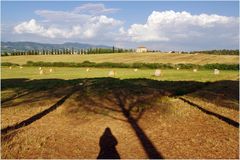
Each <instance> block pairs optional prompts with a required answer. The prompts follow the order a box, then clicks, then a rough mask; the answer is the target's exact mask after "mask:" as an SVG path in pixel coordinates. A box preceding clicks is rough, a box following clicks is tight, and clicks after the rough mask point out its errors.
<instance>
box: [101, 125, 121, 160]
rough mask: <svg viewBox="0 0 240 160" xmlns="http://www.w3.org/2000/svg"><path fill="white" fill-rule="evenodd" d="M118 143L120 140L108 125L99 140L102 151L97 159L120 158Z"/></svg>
mask: <svg viewBox="0 0 240 160" xmlns="http://www.w3.org/2000/svg"><path fill="white" fill-rule="evenodd" d="M117 143H118V141H117V139H116V138H115V137H114V136H113V134H112V132H111V129H110V128H108V127H107V128H106V129H105V131H104V133H103V135H102V136H101V137H100V140H99V145H100V152H99V154H98V156H97V159H120V155H119V153H118V152H117V149H116V147H115V146H116V145H117Z"/></svg>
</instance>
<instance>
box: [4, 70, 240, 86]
mask: <svg viewBox="0 0 240 160" xmlns="http://www.w3.org/2000/svg"><path fill="white" fill-rule="evenodd" d="M42 68H43V70H44V72H45V73H44V74H43V75H40V74H39V69H38V67H24V68H22V69H20V68H19V67H13V68H12V69H9V68H8V67H2V74H1V77H2V79H11V78H28V79H52V78H57V79H78V78H97V77H108V73H109V71H110V70H114V71H115V72H116V76H115V78H120V79H128V78H147V79H155V80H170V81H200V82H206V81H219V80H237V79H238V71H220V74H219V75H214V74H213V70H199V71H198V72H193V71H192V70H173V69H172V70H169V69H166V70H162V75H161V76H160V77H155V76H153V75H154V72H155V70H154V69H139V70H138V71H137V72H134V70H133V69H126V68H113V69H109V68H90V71H89V72H87V71H86V68H69V67H53V68H52V69H53V72H52V73H50V72H49V69H50V67H49V68H47V67H42Z"/></svg>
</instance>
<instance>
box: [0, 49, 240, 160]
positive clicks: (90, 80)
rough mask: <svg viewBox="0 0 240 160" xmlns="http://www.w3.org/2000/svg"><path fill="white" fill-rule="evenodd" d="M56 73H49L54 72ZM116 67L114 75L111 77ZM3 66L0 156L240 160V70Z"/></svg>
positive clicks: (202, 58) (231, 59)
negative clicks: (216, 73) (159, 74)
mask: <svg viewBox="0 0 240 160" xmlns="http://www.w3.org/2000/svg"><path fill="white" fill-rule="evenodd" d="M29 60H31V61H45V62H47V61H48V62H54V61H55V62H60V61H61V62H83V61H85V60H88V61H94V62H124V63H132V62H146V63H194V64H207V63H226V64H236V63H238V56H219V55H203V54H197V55H187V54H159V53H154V54H153V53H145V54H130V53H126V54H125V53H124V54H105V55H60V56H58V55H53V56H11V57H10V56H9V57H2V62H12V63H18V64H25V63H26V62H27V61H29ZM50 69H52V70H51V72H50ZM111 70H113V71H115V73H116V75H115V76H114V78H113V77H109V72H110V71H111ZM154 72H155V69H138V70H137V71H135V70H134V69H133V68H89V70H87V69H86V68H77V67H76V68H71V67H42V74H40V70H39V67H25V66H24V67H23V68H20V67H19V66H15V67H14V66H13V67H11V69H10V68H9V67H2V68H1V85H2V86H1V133H2V134H1V158H3V159H12V158H14V159H20V158H23V159H33V158H55V159H61V158H65V159H69V158H75V159H79V158H91V159H95V158H124V159H125V158H141V159H142V158H146V159H147V158H150V159H152V158H172V159H174V158H184V159H189V158H190V159H192V158H200V159H205V158H213V159H222V158H223V159H229V158H231V159H239V107H238V106H239V92H238V89H239V82H238V81H239V72H238V71H234V70H220V74H218V75H215V74H214V72H213V70H203V69H202V70H201V69H199V70H198V71H197V72H193V70H192V69H180V70H177V69H162V70H161V76H159V77H156V76H154Z"/></svg>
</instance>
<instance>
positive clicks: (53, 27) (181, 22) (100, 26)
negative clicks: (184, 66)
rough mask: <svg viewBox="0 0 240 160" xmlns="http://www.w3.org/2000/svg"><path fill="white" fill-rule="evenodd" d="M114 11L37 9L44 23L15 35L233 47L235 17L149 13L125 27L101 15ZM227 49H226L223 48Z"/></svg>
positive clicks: (29, 25)
mask: <svg viewBox="0 0 240 160" xmlns="http://www.w3.org/2000/svg"><path fill="white" fill-rule="evenodd" d="M117 10H118V9H114V8H106V7H105V6H104V5H103V4H91V3H89V4H85V5H81V6H79V7H76V8H74V9H73V10H72V11H51V10H37V11H35V13H36V14H37V15H39V16H41V17H43V18H44V20H41V21H40V20H36V19H31V20H29V21H24V22H22V23H20V24H18V25H16V26H15V27H14V32H15V33H17V34H24V33H28V34H33V35H38V36H41V37H47V38H55V39H56V40H57V39H59V38H63V39H64V38H65V39H71V40H84V41H85V40H87V41H88V42H92V41H95V42H96V41H98V42H101V43H104V42H107V41H108V42H112V43H115V44H121V45H123V44H125V45H126V46H129V45H130V44H131V45H132V46H134V44H135V45H137V44H148V45H149V46H157V47H153V48H156V49H157V48H158V47H159V46H161V47H163V48H164V47H165V48H171V47H172V49H177V48H173V46H176V47H178V48H181V49H184V47H187V48H190V47H189V46H191V47H193V48H194V46H195V48H196V47H198V46H209V45H212V46H209V48H210V47H215V48H219V47H224V46H231V47H232V46H237V45H238V40H239V37H238V36H239V33H238V26H239V17H227V16H221V15H216V14H204V13H203V14H198V15H193V14H191V13H189V12H186V11H182V12H175V11H171V10H170V11H162V12H160V11H153V12H152V13H151V14H150V15H149V16H148V17H147V19H146V22H145V23H143V24H139V23H134V24H132V25H130V26H129V27H128V28H126V27H124V23H123V22H122V21H121V20H118V19H115V18H111V17H109V16H106V15H103V14H107V13H113V12H116V11H117ZM226 48H227V47H226Z"/></svg>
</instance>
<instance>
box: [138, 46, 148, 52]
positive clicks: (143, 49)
mask: <svg viewBox="0 0 240 160" xmlns="http://www.w3.org/2000/svg"><path fill="white" fill-rule="evenodd" d="M136 52H137V53H143V52H147V48H146V47H144V46H139V47H138V48H137V49H136Z"/></svg>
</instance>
